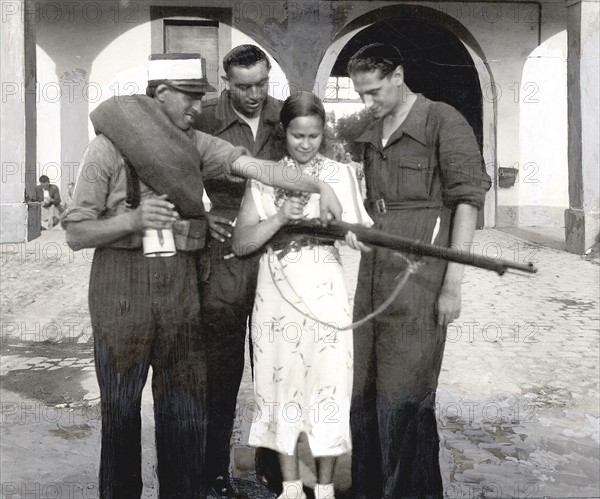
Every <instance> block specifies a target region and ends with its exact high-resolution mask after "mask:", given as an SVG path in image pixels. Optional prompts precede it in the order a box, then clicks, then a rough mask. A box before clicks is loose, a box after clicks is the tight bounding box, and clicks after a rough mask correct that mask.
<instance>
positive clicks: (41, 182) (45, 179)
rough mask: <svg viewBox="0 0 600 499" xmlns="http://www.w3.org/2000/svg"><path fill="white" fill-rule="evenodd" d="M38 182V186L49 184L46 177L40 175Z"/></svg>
mask: <svg viewBox="0 0 600 499" xmlns="http://www.w3.org/2000/svg"><path fill="white" fill-rule="evenodd" d="M38 180H39V181H40V184H45V183H50V179H49V178H48V175H42V176H41V177H40V178H39V179H38Z"/></svg>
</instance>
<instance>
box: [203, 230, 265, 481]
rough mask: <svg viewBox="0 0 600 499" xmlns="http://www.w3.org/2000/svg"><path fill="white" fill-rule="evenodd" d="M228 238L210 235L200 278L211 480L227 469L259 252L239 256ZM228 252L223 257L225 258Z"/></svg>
mask: <svg viewBox="0 0 600 499" xmlns="http://www.w3.org/2000/svg"><path fill="white" fill-rule="evenodd" d="M228 251H230V247H229V245H228V244H222V243H219V242H218V241H216V240H211V241H210V246H209V248H208V251H207V255H208V256H209V261H206V262H205V263H206V265H207V266H208V269H207V272H206V273H207V274H208V275H207V276H205V277H204V279H203V280H202V285H201V301H202V311H203V316H202V331H203V335H204V344H205V347H206V358H207V376H208V379H207V381H208V394H207V404H208V405H207V407H208V440H207V456H208V457H209V459H208V460H207V467H206V473H207V476H208V479H209V480H214V479H215V478H216V477H217V476H219V475H223V476H224V475H227V474H228V473H229V466H230V453H231V447H230V440H231V435H232V432H233V425H234V421H235V409H236V401H237V394H238V390H239V388H240V383H241V380H242V375H243V372H244V351H245V348H244V346H245V339H246V329H247V321H248V319H249V317H250V315H251V313H252V306H253V304H254V295H255V291H256V277H257V274H258V259H257V258H258V257H249V258H248V257H247V258H237V257H234V256H232V255H231V254H230V253H229V252H228ZM225 257H227V258H225Z"/></svg>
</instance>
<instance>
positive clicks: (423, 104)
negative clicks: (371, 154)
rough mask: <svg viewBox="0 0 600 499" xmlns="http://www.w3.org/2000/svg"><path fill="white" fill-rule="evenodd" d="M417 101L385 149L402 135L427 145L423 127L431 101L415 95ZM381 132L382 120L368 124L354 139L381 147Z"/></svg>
mask: <svg viewBox="0 0 600 499" xmlns="http://www.w3.org/2000/svg"><path fill="white" fill-rule="evenodd" d="M416 95H417V100H416V101H415V103H414V104H413V106H412V107H411V108H410V111H409V112H408V115H407V116H406V118H405V120H404V121H403V122H402V124H401V125H400V126H399V127H398V129H397V130H395V131H394V133H392V135H390V138H389V139H388V141H387V144H386V147H387V146H389V145H390V144H392V143H393V142H395V141H396V140H398V139H399V138H400V137H402V135H403V134H406V135H409V136H410V137H412V138H413V139H415V140H416V141H418V142H420V143H421V144H423V145H427V136H426V133H425V126H426V124H427V115H428V113H429V107H430V106H431V101H430V100H429V99H428V98H427V97H424V96H423V95H421V94H416ZM382 130H383V118H379V119H378V120H375V121H374V122H373V123H370V124H369V125H368V126H367V128H365V131H364V132H363V133H362V134H361V135H360V137H358V139H356V141H357V142H368V143H371V144H373V145H374V146H375V147H377V148H379V147H380V146H381V136H382Z"/></svg>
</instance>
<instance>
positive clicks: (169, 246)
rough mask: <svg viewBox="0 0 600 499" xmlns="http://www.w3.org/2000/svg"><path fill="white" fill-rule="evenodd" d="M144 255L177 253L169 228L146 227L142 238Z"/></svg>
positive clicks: (150, 256) (154, 255) (170, 254)
mask: <svg viewBox="0 0 600 499" xmlns="http://www.w3.org/2000/svg"><path fill="white" fill-rule="evenodd" d="M142 247H143V250H144V256H147V257H149V258H153V257H157V256H173V255H174V254H175V253H177V250H176V249H175V239H174V238H173V231H172V230H171V229H146V230H145V231H144V237H143V238H142Z"/></svg>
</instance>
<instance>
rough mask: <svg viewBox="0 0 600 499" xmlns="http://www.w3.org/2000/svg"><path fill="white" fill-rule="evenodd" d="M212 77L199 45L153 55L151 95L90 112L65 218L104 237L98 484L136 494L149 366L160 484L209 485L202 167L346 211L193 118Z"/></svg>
mask: <svg viewBox="0 0 600 499" xmlns="http://www.w3.org/2000/svg"><path fill="white" fill-rule="evenodd" d="M213 90H214V89H213V88H212V87H211V86H210V85H209V84H208V82H207V80H206V78H205V67H204V61H203V60H202V59H201V58H200V56H199V55H198V54H158V55H152V56H151V57H150V62H149V78H148V88H147V90H146V94H147V95H145V96H144V95H135V96H127V97H120V98H115V99H109V100H107V101H105V102H103V103H102V104H101V105H100V106H98V108H97V109H96V110H95V111H94V112H93V113H92V114H91V116H90V118H91V120H92V123H93V125H94V128H95V131H96V133H97V136H96V137H95V138H94V139H92V141H91V142H90V144H89V145H88V147H87V149H86V151H85V153H84V157H83V160H82V163H81V168H80V172H79V177H78V180H77V184H76V187H75V192H74V195H73V203H72V204H71V206H70V207H69V209H68V210H67V212H66V213H65V215H64V218H63V221H62V223H63V225H64V227H65V229H66V234H67V242H68V244H69V246H70V247H71V248H73V249H75V250H77V249H81V248H96V250H95V252H94V260H93V263H92V270H91V275H90V286H89V306H90V316H91V320H92V329H93V333H94V355H95V362H96V373H97V377H98V383H99V386H100V398H101V404H102V450H101V458H100V497H101V498H136V497H138V498H139V497H141V494H142V489H143V484H142V477H141V417H140V409H141V397H142V390H143V387H144V384H145V382H146V379H147V375H148V371H149V368H150V367H152V371H153V377H152V391H153V397H154V418H155V426H156V449H157V458H158V466H157V474H158V479H159V484H160V490H159V495H160V497H161V499H165V498H167V499H168V498H185V499H195V498H203V497H205V496H206V483H205V477H204V476H203V466H204V447H205V438H206V434H205V433H206V414H205V385H206V372H205V370H204V369H202V366H204V365H205V362H204V360H205V359H204V353H203V346H202V345H201V338H202V335H201V334H200V333H201V331H200V328H201V321H200V306H199V296H198V279H197V274H198V261H199V259H198V255H199V252H200V251H201V249H202V247H203V244H204V237H205V233H206V217H205V213H204V207H203V203H202V192H203V176H205V177H208V178H213V177H217V176H222V175H237V176H242V177H251V178H255V179H257V180H259V181H261V182H264V183H266V184H269V185H279V186H282V187H285V188H288V189H299V190H300V189H301V190H304V191H310V192H320V193H321V200H322V205H321V206H322V215H323V218H324V219H326V218H327V216H328V215H329V214H330V213H332V214H333V215H334V216H337V215H339V213H340V212H341V210H340V205H339V202H338V201H337V199H336V198H335V196H334V195H333V191H332V190H331V188H330V187H329V186H328V185H326V184H323V183H319V184H317V183H315V181H314V180H313V179H311V178H309V177H306V176H301V177H300V178H298V175H297V173H296V172H287V171H285V170H284V169H283V167H282V166H280V165H278V164H274V163H269V162H264V161H260V160H256V159H254V158H252V157H250V156H248V155H246V151H245V150H244V149H243V148H236V147H234V146H232V145H231V144H229V143H228V142H225V141H223V140H221V139H218V138H216V137H212V136H210V135H206V134H204V133H202V132H197V131H194V130H193V129H191V128H190V124H191V123H192V122H193V121H194V119H195V117H196V116H197V114H198V113H200V110H201V102H200V101H201V99H202V97H203V96H204V94H205V93H206V92H208V91H213ZM288 178H289V179H294V180H295V182H293V183H292V182H290V181H288V180H287V179H288ZM152 230H155V231H158V233H159V234H161V237H162V234H163V233H164V234H167V233H169V234H170V233H171V231H172V233H173V234H174V242H175V246H176V251H175V252H174V253H175V254H173V253H170V254H172V256H168V257H156V258H150V257H147V256H144V253H143V251H142V237H143V234H144V232H145V231H152Z"/></svg>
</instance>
